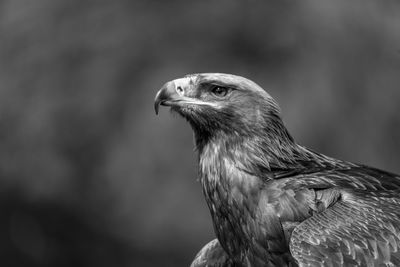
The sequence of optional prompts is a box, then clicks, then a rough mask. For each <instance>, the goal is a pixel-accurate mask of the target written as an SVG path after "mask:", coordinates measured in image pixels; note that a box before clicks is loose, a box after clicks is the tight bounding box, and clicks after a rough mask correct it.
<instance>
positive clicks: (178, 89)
mask: <svg viewBox="0 0 400 267" xmlns="http://www.w3.org/2000/svg"><path fill="white" fill-rule="evenodd" d="M176 91H177V92H178V94H180V95H183V88H182V87H181V86H178V87H177V88H176Z"/></svg>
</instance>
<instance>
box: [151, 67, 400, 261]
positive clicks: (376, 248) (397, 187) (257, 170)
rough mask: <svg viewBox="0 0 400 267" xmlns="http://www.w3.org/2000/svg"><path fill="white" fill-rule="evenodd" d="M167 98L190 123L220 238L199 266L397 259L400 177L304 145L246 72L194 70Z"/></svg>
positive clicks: (163, 95)
mask: <svg viewBox="0 0 400 267" xmlns="http://www.w3.org/2000/svg"><path fill="white" fill-rule="evenodd" d="M216 86H217V87H219V92H221V90H222V91H223V92H224V94H222V95H217V94H215V93H214V88H215V87H216ZM177 87H179V95H178V94H177V93H176V92H175V88H177ZM221 88H222V89H221ZM182 94H183V95H182ZM160 103H162V104H165V105H169V106H171V108H172V110H173V111H175V112H177V113H179V114H180V115H182V116H183V117H184V118H185V119H187V120H188V122H189V123H190V125H191V126H192V128H193V131H194V134H195V142H196V149H197V150H198V153H199V178H200V181H201V185H202V188H203V193H204V196H205V198H206V201H207V205H208V207H209V209H210V212H211V216H212V220H213V225H214V230H215V233H216V235H217V239H218V240H214V241H211V242H210V243H209V244H207V245H206V246H205V247H204V248H203V249H202V250H201V251H200V252H199V254H198V255H197V256H196V259H195V260H194V262H193V264H192V266H400V209H399V205H400V177H399V176H398V175H396V174H392V173H389V172H385V171H382V170H379V169H375V168H371V167H367V166H364V165H359V164H354V163H350V162H345V161H341V160H338V159H333V158H330V157H328V156H325V155H322V154H319V153H317V152H314V151H312V150H309V149H307V148H305V147H303V146H300V145H298V144H297V143H296V142H295V141H294V139H293V138H292V136H291V135H290V134H289V132H288V131H287V129H286V127H285V126H284V124H283V122H282V120H281V119H280V115H279V107H278V105H277V103H276V102H275V100H273V99H272V97H271V96H270V95H269V94H268V93H266V92H265V91H264V90H263V89H262V88H261V87H259V86H258V85H257V84H255V83H254V82H252V81H250V80H248V79H246V78H243V77H239V76H234V75H230V74H215V73H208V74H194V75H189V76H187V77H185V78H184V79H179V81H178V80H177V81H176V82H174V81H172V82H169V83H167V84H166V85H165V86H164V87H163V88H162V89H161V90H160V92H159V93H158V94H157V98H156V110H158V105H159V104H160Z"/></svg>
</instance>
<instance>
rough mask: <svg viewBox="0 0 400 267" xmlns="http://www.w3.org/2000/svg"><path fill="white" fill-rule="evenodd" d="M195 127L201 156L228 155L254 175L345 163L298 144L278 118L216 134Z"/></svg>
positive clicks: (216, 132)
mask: <svg viewBox="0 0 400 267" xmlns="http://www.w3.org/2000/svg"><path fill="white" fill-rule="evenodd" d="M194 130H195V142H196V149H197V150H198V152H199V156H200V159H201V158H202V157H212V158H221V157H228V158H229V159H231V160H232V161H233V162H235V163H236V165H237V166H238V167H239V168H242V169H243V170H246V171H248V172H251V173H254V174H260V173H263V174H265V172H270V173H273V172H281V171H285V170H300V169H302V170H304V169H310V168H313V169H315V168H321V167H322V168H330V167H332V168H334V167H336V166H338V165H341V164H342V163H343V162H341V161H339V160H336V159H332V158H329V157H327V156H324V155H322V154H319V153H316V152H313V151H310V150H308V149H306V148H305V147H303V146H300V145H298V144H297V143H296V142H295V141H294V139H293V138H292V136H291V135H290V133H289V132H288V130H287V129H286V127H285V126H284V124H283V122H282V121H281V120H280V118H278V117H277V118H276V120H275V121H273V122H271V123H269V124H268V125H265V126H264V127H260V128H258V129H257V128H256V129H254V128H253V129H249V128H246V127H244V128H241V129H230V131H226V130H221V131H215V132H213V133H212V134H211V133H209V132H202V131H201V130H199V129H194ZM215 154H217V155H215Z"/></svg>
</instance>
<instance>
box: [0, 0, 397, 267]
mask: <svg viewBox="0 0 400 267" xmlns="http://www.w3.org/2000/svg"><path fill="white" fill-rule="evenodd" d="M399 8H400V2H399V1H394V0H393V1H361V0H360V1H347V0H340V1H339V0H338V1H328V0H326V1H321V0H319V1H309V0H305V1H297V2H293V1H289V0H287V1H286V0H279V1H231V0H221V1H198V2H189V1H132V0H114V1H105V0H104V1H101V0H98V1H89V0H36V1H29V0H1V1H0V207H1V208H0V236H1V238H0V262H1V265H2V266H99V267H101V266H144V267H147V266H188V265H189V264H190V262H191V260H192V259H193V257H194V256H195V254H196V253H197V251H198V250H199V249H200V248H201V247H202V246H203V245H204V244H205V243H207V242H208V241H210V240H211V239H213V238H214V234H213V230H212V224H211V218H210V216H209V213H208V210H207V208H206V204H205V201H204V199H203V196H202V193H201V188H200V184H199V183H198V182H197V180H196V173H197V166H196V155H195V153H194V151H193V141H192V132H191V129H190V127H189V126H188V125H187V124H186V123H185V121H184V120H182V119H180V118H176V117H175V118H174V117H173V116H170V114H169V112H168V111H167V109H162V110H161V114H160V115H159V116H155V114H154V110H153V99H154V96H155V94H156V92H157V90H158V89H159V88H160V87H161V86H162V85H163V84H164V83H165V82H166V81H169V80H171V79H175V78H179V77H182V76H183V75H185V74H188V73H198V72H226V73H233V74H238V75H242V76H245V77H248V78H250V79H252V80H254V81H255V82H257V83H258V84H260V85H261V86H262V87H263V88H265V89H266V90H267V91H268V92H269V93H270V94H271V95H272V96H274V97H275V98H276V99H277V101H278V102H279V103H280V105H281V108H282V114H283V115H282V116H283V118H284V121H285V123H286V125H287V126H288V128H289V130H290V131H291V132H292V134H293V136H294V137H295V138H296V139H297V141H298V142H299V143H301V144H303V145H305V146H308V147H310V148H312V149H314V150H317V151H319V152H322V153H325V154H328V155H330V156H334V157H339V158H341V159H346V160H350V161H355V162H362V163H365V164H369V165H373V166H375V167H379V168H383V169H387V170H390V171H393V172H399V173H400V165H399V162H400V116H399V112H400V106H399V100H400V9H399Z"/></svg>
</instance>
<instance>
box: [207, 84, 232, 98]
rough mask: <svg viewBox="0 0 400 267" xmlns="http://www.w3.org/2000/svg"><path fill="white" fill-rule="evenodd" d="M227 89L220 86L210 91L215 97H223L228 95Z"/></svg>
mask: <svg viewBox="0 0 400 267" xmlns="http://www.w3.org/2000/svg"><path fill="white" fill-rule="evenodd" d="M228 92H229V89H228V88H226V87H222V86H214V87H213V88H212V89H211V93H212V94H213V95H215V96H217V97H224V96H226V95H227V94H228Z"/></svg>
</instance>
